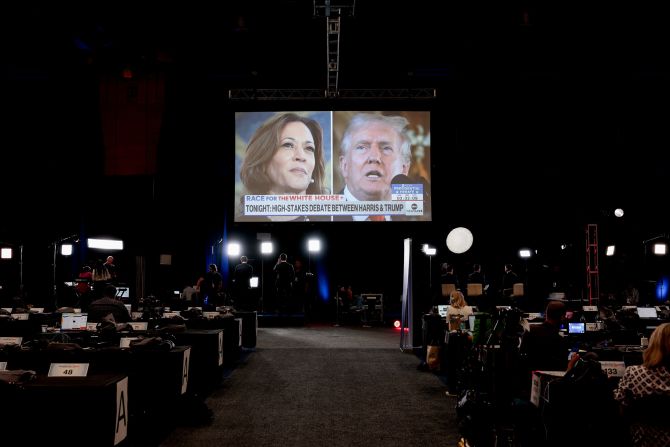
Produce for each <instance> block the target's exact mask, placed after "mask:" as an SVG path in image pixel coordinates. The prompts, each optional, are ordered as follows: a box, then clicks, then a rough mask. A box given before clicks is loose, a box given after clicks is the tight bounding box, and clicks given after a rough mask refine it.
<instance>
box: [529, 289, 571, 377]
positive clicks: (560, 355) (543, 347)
mask: <svg viewBox="0 0 670 447" xmlns="http://www.w3.org/2000/svg"><path fill="white" fill-rule="evenodd" d="M565 313H566V309H565V304H564V303H563V302H561V301H550V302H549V304H547V309H546V311H545V317H544V322H543V323H542V324H539V325H533V326H531V328H530V331H529V332H526V333H524V335H523V337H522V339H521V347H520V351H521V355H522V356H523V357H524V360H525V363H526V366H527V369H528V370H529V371H533V370H544V371H565V369H566V366H567V364H568V346H567V344H566V343H565V342H564V341H563V337H561V335H560V329H561V322H562V321H563V320H564V319H565Z"/></svg>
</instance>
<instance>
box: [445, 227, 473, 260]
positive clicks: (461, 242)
mask: <svg viewBox="0 0 670 447" xmlns="http://www.w3.org/2000/svg"><path fill="white" fill-rule="evenodd" d="M472 241H473V237H472V233H471V232H470V230H468V229H467V228H464V227H458V228H454V229H453V230H451V231H450V232H449V234H448V235H447V248H448V249H449V251H451V252H452V253H456V254H458V253H465V252H466V251H468V250H469V249H470V247H472Z"/></svg>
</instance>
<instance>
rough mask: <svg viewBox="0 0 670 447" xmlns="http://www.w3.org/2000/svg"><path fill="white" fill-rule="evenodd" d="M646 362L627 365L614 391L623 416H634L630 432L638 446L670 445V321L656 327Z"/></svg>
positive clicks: (648, 348) (650, 339)
mask: <svg viewBox="0 0 670 447" xmlns="http://www.w3.org/2000/svg"><path fill="white" fill-rule="evenodd" d="M642 358H643V364H642V365H633V366H629V367H627V368H626V372H625V373H624V375H623V377H622V378H621V380H620V381H619V386H618V388H617V389H616V390H615V392H614V398H615V399H616V400H617V401H618V402H619V404H620V406H621V410H622V414H623V415H624V417H626V418H629V419H631V423H630V434H631V437H632V441H633V445H636V446H667V445H670V423H668V422H667V416H665V415H666V413H665V410H666V409H667V404H668V402H670V368H669V365H670V323H663V324H661V325H660V326H658V327H657V328H656V329H654V332H653V333H652V334H651V337H650V338H649V346H648V347H647V349H646V350H645V351H644V354H642Z"/></svg>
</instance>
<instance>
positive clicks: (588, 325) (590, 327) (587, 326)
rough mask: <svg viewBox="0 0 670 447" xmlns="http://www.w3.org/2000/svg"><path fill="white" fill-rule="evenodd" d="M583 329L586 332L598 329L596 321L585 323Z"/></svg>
mask: <svg viewBox="0 0 670 447" xmlns="http://www.w3.org/2000/svg"><path fill="white" fill-rule="evenodd" d="M584 329H585V330H586V332H595V331H597V330H598V323H586V324H585V325H584Z"/></svg>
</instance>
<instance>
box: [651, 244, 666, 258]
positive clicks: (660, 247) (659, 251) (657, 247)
mask: <svg viewBox="0 0 670 447" xmlns="http://www.w3.org/2000/svg"><path fill="white" fill-rule="evenodd" d="M667 252H668V245H667V244H654V254H655V255H659V256H660V255H665V254H666V253H667Z"/></svg>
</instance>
